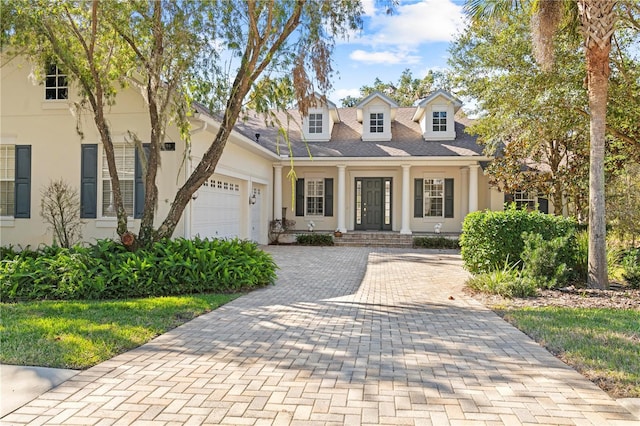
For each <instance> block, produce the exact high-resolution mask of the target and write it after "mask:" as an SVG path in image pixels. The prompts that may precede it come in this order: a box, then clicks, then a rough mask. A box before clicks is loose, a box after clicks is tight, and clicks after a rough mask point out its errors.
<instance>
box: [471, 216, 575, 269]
mask: <svg viewBox="0 0 640 426" xmlns="http://www.w3.org/2000/svg"><path fill="white" fill-rule="evenodd" d="M575 226H576V223H575V221H574V220H572V219H569V218H564V217H561V216H552V215H548V214H544V213H540V212H537V211H535V212H528V211H526V210H518V209H516V208H515V206H514V205H512V207H510V208H508V209H507V210H505V211H477V212H473V213H470V214H468V215H467V217H466V218H465V220H464V223H463V225H462V235H461V236H460V247H461V254H462V259H463V261H464V265H465V268H467V269H468V270H469V271H470V272H472V273H474V274H477V273H482V272H490V271H492V270H495V269H496V268H499V267H500V265H503V264H504V263H505V262H506V261H507V260H508V259H511V265H513V264H515V263H516V262H517V261H518V260H519V259H520V256H521V255H522V251H523V250H524V241H523V240H522V233H523V232H534V233H537V234H540V235H542V238H543V239H544V240H552V239H554V238H557V237H564V236H570V235H572V234H573V233H574V230H575ZM571 246H572V244H568V245H567V247H571ZM570 256H571V254H570V253H561V255H560V258H561V259H567V258H569V257H570Z"/></svg>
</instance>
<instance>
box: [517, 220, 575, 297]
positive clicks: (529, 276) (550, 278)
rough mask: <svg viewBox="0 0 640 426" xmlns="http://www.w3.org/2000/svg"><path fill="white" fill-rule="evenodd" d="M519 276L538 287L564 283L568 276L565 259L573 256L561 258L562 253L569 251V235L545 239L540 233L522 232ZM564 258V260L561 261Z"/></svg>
mask: <svg viewBox="0 0 640 426" xmlns="http://www.w3.org/2000/svg"><path fill="white" fill-rule="evenodd" d="M522 240H523V241H524V250H523V251H522V255H521V258H522V264H523V267H522V273H521V277H522V278H523V279H526V280H530V281H531V282H532V283H533V284H534V285H535V286H536V287H538V288H553V287H556V286H557V285H559V284H564V283H565V282H566V281H567V277H568V268H567V263H566V262H567V261H571V259H572V258H573V257H574V256H571V257H569V258H567V259H561V255H562V253H569V249H568V248H567V245H568V244H569V237H568V236H565V237H557V238H554V239H552V240H549V241H546V240H544V239H543V238H542V235H540V234H536V233H533V232H531V233H527V232H523V234H522ZM563 260H564V261H563Z"/></svg>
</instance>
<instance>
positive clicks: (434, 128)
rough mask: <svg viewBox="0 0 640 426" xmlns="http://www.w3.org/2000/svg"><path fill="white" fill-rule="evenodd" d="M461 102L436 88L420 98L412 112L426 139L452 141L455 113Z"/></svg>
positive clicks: (454, 129) (454, 131)
mask: <svg viewBox="0 0 640 426" xmlns="http://www.w3.org/2000/svg"><path fill="white" fill-rule="evenodd" d="M460 107H462V102H460V100H459V99H457V98H455V97H454V96H452V95H451V94H450V93H448V92H445V91H444V90H436V91H435V92H433V93H432V94H430V95H429V96H427V97H426V98H424V99H423V100H421V101H420V102H419V103H418V105H417V108H416V111H415V113H414V114H413V121H417V122H418V123H420V130H422V137H423V138H424V140H426V141H452V140H455V139H456V126H455V120H454V117H455V114H456V111H458V110H459V109H460Z"/></svg>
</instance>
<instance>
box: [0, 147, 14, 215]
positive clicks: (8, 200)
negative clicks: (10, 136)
mask: <svg viewBox="0 0 640 426" xmlns="http://www.w3.org/2000/svg"><path fill="white" fill-rule="evenodd" d="M15 161H16V151H15V146H14V145H0V216H13V214H14V212H15V200H14V195H15V192H14V179H15V175H16V171H15Z"/></svg>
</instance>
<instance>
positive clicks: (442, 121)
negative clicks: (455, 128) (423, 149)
mask: <svg viewBox="0 0 640 426" xmlns="http://www.w3.org/2000/svg"><path fill="white" fill-rule="evenodd" d="M433 131H434V132H446V131H447V112H446V111H433Z"/></svg>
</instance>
